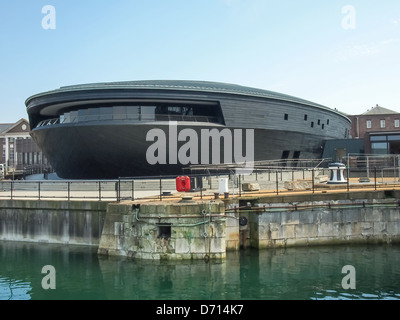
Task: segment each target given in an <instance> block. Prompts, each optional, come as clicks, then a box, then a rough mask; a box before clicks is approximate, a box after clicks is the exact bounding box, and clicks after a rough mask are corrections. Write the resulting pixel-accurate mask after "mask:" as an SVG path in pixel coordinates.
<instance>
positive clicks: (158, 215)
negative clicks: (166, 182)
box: [0, 190, 400, 260]
mask: <svg viewBox="0 0 400 320" xmlns="http://www.w3.org/2000/svg"><path fill="white" fill-rule="evenodd" d="M399 199H400V191H395V190H384V191H378V192H377V191H374V192H367V191H362V192H359V193H357V192H351V193H343V192H342V193H329V194H328V193H325V194H323V193H318V194H311V193H309V194H293V195H289V196H288V195H279V196H272V197H271V196H266V197H258V196H253V197H241V198H230V199H225V198H224V199H215V200H211V201H206V200H201V201H200V200H199V201H194V200H187V199H182V200H181V201H177V200H175V201H174V200H170V201H156V202H146V201H144V202H143V201H142V202H141V201H124V202H120V203H117V202H110V203H106V202H100V201H92V202H91V201H31V200H5V201H0V240H9V241H29V242H48V243H61V244H82V245H93V246H97V247H98V254H100V255H108V256H114V255H115V256H127V257H132V258H137V259H153V260H158V259H166V260H168V259H171V260H178V259H183V260H187V259H223V258H225V257H226V251H227V250H234V251H237V250H240V249H246V248H257V249H268V248H279V247H295V246H312V245H325V244H326V245H332V244H356V243H363V244H365V243H394V242H400V200H399Z"/></svg>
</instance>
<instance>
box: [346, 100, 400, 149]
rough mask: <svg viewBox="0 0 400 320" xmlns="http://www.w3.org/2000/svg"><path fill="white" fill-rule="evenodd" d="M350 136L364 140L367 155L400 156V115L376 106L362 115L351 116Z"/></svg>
mask: <svg viewBox="0 0 400 320" xmlns="http://www.w3.org/2000/svg"><path fill="white" fill-rule="evenodd" d="M348 117H349V118H350V120H351V121H352V128H351V131H350V135H351V137H352V138H353V139H363V140H364V148H365V153H366V154H400V113H398V112H395V111H393V110H389V109H386V108H383V107H381V106H378V105H376V106H375V107H373V108H372V109H370V110H368V111H367V112H365V113H363V114H361V115H349V116H348Z"/></svg>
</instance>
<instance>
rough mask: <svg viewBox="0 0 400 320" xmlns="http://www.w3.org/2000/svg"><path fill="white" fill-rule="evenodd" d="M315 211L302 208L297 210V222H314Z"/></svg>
mask: <svg viewBox="0 0 400 320" xmlns="http://www.w3.org/2000/svg"><path fill="white" fill-rule="evenodd" d="M316 216H317V212H316V211H310V210H304V211H300V212H299V224H310V223H316V220H317V219H316Z"/></svg>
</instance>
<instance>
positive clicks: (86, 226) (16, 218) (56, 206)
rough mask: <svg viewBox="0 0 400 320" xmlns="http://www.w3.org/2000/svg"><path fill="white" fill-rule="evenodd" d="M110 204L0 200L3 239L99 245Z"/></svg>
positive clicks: (97, 202)
mask: <svg viewBox="0 0 400 320" xmlns="http://www.w3.org/2000/svg"><path fill="white" fill-rule="evenodd" d="M106 208H107V203H104V202H99V201H93V202H92V201H73V202H71V201H35V200H2V201H0V240H10V241H28V242H48V243H62V244H82V245H94V246H97V245H98V244H99V240H100V236H101V230H102V228H103V222H104V217H105V213H106Z"/></svg>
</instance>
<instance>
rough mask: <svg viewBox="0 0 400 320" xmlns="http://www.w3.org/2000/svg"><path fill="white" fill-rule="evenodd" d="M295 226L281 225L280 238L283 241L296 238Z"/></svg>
mask: <svg viewBox="0 0 400 320" xmlns="http://www.w3.org/2000/svg"><path fill="white" fill-rule="evenodd" d="M295 227H296V226H295V225H288V224H286V225H283V226H282V238H284V239H295V238H296V233H295Z"/></svg>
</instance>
